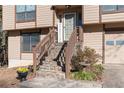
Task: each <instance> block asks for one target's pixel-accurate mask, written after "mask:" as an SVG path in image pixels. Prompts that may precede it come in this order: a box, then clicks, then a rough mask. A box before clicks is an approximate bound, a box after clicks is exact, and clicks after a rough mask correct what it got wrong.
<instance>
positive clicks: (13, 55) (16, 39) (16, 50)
mask: <svg viewBox="0 0 124 93" xmlns="http://www.w3.org/2000/svg"><path fill="white" fill-rule="evenodd" d="M8 58H9V59H20V32H19V31H11V32H9V36H8Z"/></svg>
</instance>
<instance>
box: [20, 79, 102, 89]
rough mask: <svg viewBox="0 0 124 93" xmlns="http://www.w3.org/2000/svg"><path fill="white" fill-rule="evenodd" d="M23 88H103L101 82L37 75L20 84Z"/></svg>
mask: <svg viewBox="0 0 124 93" xmlns="http://www.w3.org/2000/svg"><path fill="white" fill-rule="evenodd" d="M20 87H21V88H101V87H102V84H101V82H95V81H76V80H66V79H55V78H41V77H39V78H38V77H37V78H35V79H33V80H32V81H25V82H22V83H21V84H20Z"/></svg>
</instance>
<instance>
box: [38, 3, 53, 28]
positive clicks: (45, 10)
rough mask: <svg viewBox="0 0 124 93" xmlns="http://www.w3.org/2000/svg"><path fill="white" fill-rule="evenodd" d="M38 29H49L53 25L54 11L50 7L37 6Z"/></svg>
mask: <svg viewBox="0 0 124 93" xmlns="http://www.w3.org/2000/svg"><path fill="white" fill-rule="evenodd" d="M36 15H37V27H48V26H52V25H53V11H52V10H51V6H49V5H43V6H41V5H38V6H37V14H36Z"/></svg>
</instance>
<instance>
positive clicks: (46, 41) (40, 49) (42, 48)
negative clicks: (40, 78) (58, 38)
mask: <svg viewBox="0 0 124 93" xmlns="http://www.w3.org/2000/svg"><path fill="white" fill-rule="evenodd" d="M54 42H55V28H52V29H50V32H49V33H48V34H47V35H46V36H45V37H44V38H43V40H41V41H40V42H39V43H38V44H37V45H36V46H34V47H33V73H34V76H36V68H37V65H39V63H40V59H42V57H43V56H44V55H45V53H47V52H48V50H49V48H50V46H51V45H52V44H53V43H54Z"/></svg>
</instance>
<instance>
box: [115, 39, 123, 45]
mask: <svg viewBox="0 0 124 93" xmlns="http://www.w3.org/2000/svg"><path fill="white" fill-rule="evenodd" d="M116 45H124V40H117V41H116Z"/></svg>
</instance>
